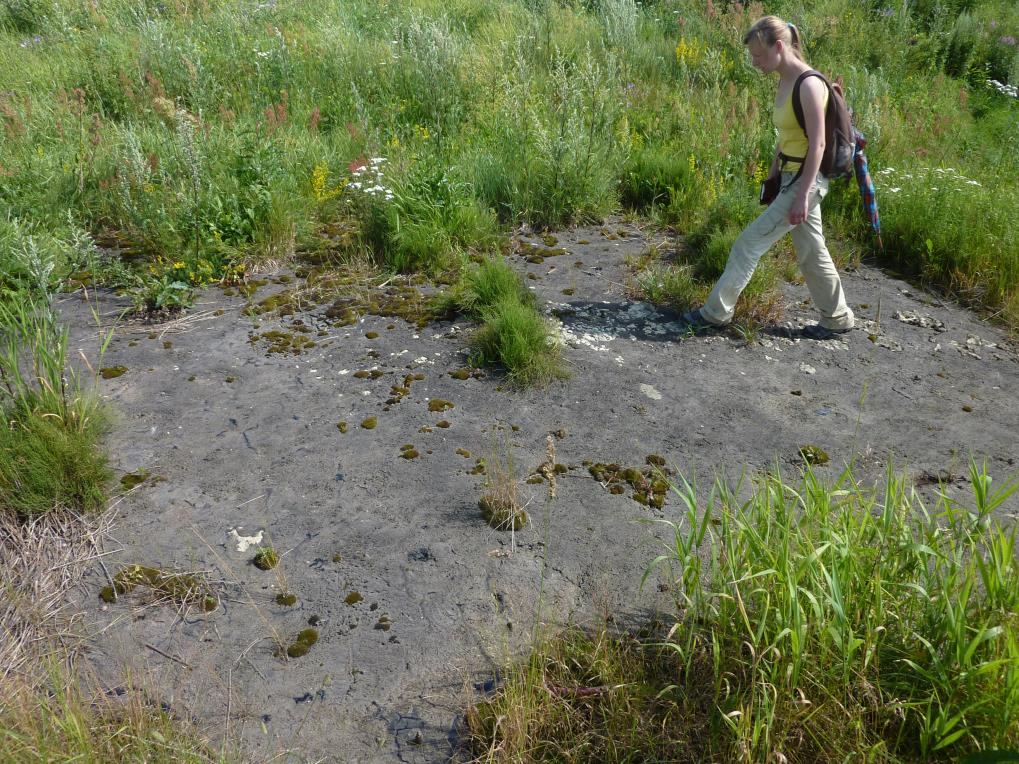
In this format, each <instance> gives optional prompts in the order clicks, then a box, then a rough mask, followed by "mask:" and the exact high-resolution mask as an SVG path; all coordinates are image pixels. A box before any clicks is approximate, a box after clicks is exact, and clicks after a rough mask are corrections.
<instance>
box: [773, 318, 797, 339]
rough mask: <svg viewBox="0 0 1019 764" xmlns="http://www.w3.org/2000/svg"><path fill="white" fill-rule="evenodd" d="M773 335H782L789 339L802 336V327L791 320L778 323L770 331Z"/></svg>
mask: <svg viewBox="0 0 1019 764" xmlns="http://www.w3.org/2000/svg"><path fill="white" fill-rule="evenodd" d="M768 334H770V335H771V336H772V337H782V338H783V339H787V340H794V339H796V338H797V337H799V336H800V327H798V326H797V325H796V324H794V323H792V322H791V321H787V322H786V323H784V324H776V325H775V326H773V327H772V328H771V330H770V331H769V332H768Z"/></svg>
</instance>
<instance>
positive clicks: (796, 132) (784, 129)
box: [772, 86, 828, 172]
mask: <svg viewBox="0 0 1019 764" xmlns="http://www.w3.org/2000/svg"><path fill="white" fill-rule="evenodd" d="M801 88H802V86H801ZM801 95H802V90H801ZM821 108H822V109H827V108H828V90H827V88H825V92H824V104H823V105H822V107H821ZM772 119H773V121H774V123H775V129H776V130H778V150H779V151H780V152H781V153H783V154H785V155H786V156H791V157H805V156H806V155H807V148H808V146H809V145H810V144H809V141H808V140H807V133H806V132H805V131H804V130H803V128H801V127H800V123H799V122H797V121H796V112H794V111H793V96H792V93H790V94H789V97H788V98H786V99H785V103H783V104H782V105H781V106H776V107H775V112H774V115H773V117H772ZM802 164H803V162H786V163H785V164H784V165H782V170H783V171H789V172H796V171H797V170H799V169H800V165H802Z"/></svg>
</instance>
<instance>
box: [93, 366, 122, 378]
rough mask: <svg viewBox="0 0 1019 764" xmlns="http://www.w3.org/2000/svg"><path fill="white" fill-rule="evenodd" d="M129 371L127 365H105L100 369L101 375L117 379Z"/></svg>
mask: <svg viewBox="0 0 1019 764" xmlns="http://www.w3.org/2000/svg"><path fill="white" fill-rule="evenodd" d="M126 372H127V367H126V366H104V367H103V368H101V369H100V370H99V376H100V377H102V378H103V379H116V378H117V377H120V376H123V375H124V374H125V373H126Z"/></svg>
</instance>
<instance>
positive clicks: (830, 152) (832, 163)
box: [792, 69, 856, 178]
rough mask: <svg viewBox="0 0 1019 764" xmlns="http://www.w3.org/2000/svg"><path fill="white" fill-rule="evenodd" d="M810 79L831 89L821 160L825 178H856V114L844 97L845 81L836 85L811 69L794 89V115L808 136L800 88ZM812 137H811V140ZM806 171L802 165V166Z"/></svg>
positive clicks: (800, 78) (840, 79)
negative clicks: (854, 114) (804, 81)
mask: <svg viewBox="0 0 1019 764" xmlns="http://www.w3.org/2000/svg"><path fill="white" fill-rule="evenodd" d="M807 77H819V78H820V79H821V81H822V82H823V83H824V84H825V87H827V88H828V106H827V108H826V109H825V112H824V155H823V156H822V157H821V174H822V175H824V176H825V177H826V178H845V177H849V176H850V175H852V174H853V154H854V153H855V152H856V128H854V127H853V113H852V111H851V110H850V109H849V107H848V106H847V105H846V99H845V96H844V95H843V93H842V78H841V77H839V78H838V79H837V80H836V81H835V82H834V83H832V82H831V80H829V79H828V78H827V77H825V76H824V75H823V74H821V73H820V72H819V71H816V70H814V69H811V70H810V71H806V72H804V73H803V74H801V75H800V76H799V77H797V78H796V84H794V85H793V95H792V98H793V113H794V114H795V115H796V121H797V122H798V123H799V125H800V127H801V128H802V129H803V132H804V134H806V132H807V125H806V122H805V121H804V119H803V104H802V103H800V86H801V85H802V84H803V80H805V79H806V78H807ZM809 137H810V136H807V138H808V140H809ZM800 169H801V170H802V169H803V167H802V165H801V166H800Z"/></svg>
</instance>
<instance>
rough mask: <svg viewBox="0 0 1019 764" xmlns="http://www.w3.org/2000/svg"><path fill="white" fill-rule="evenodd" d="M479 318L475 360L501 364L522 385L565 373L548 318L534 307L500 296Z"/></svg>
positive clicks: (546, 379) (560, 376)
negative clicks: (551, 335) (501, 298)
mask: <svg viewBox="0 0 1019 764" xmlns="http://www.w3.org/2000/svg"><path fill="white" fill-rule="evenodd" d="M482 321H483V323H482V326H481V328H480V329H478V330H477V332H475V334H474V337H473V338H472V340H471V345H472V347H473V348H474V351H475V353H476V355H477V360H478V361H480V362H482V363H490V364H497V365H500V366H502V367H504V368H505V369H506V371H507V372H508V374H509V376H510V379H512V380H513V381H514V382H516V383H517V384H519V385H521V386H528V385H535V384H543V383H547V382H550V381H552V380H553V379H557V378H562V377H563V376H565V369H563V367H562V365H561V361H560V357H559V348H558V347H557V346H556V345H554V344H553V343H552V342H551V341H550V337H549V327H548V322H547V321H546V319H545V318H544V317H543V316H542V315H541V314H540V313H538V312H537V311H536V310H535V309H534V308H533V307H530V306H527V305H522V304H521V303H519V302H517V301H516V300H502V301H501V302H498V303H496V304H495V305H492V306H490V307H488V308H486V310H485V311H484V312H483V314H482Z"/></svg>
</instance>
